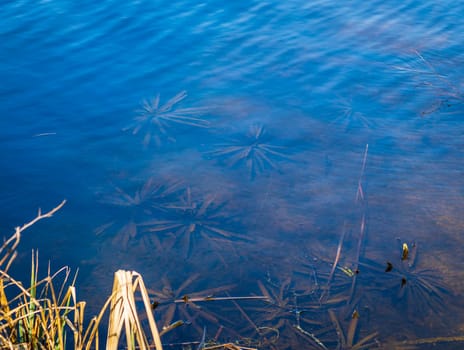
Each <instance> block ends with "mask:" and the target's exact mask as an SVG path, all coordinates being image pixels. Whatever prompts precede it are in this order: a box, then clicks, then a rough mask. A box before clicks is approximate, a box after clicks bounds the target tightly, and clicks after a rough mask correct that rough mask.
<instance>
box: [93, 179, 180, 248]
mask: <svg viewBox="0 0 464 350" xmlns="http://www.w3.org/2000/svg"><path fill="white" fill-rule="evenodd" d="M180 184H181V182H180V181H166V182H159V181H157V180H156V179H155V178H154V177H150V178H149V179H148V180H147V181H145V182H144V183H143V185H142V186H140V187H139V188H137V189H136V190H135V191H133V192H132V193H131V192H128V191H125V190H123V189H122V188H120V187H115V188H114V192H112V193H109V194H104V195H102V197H101V200H100V202H101V203H103V204H107V205H110V206H113V207H117V208H120V209H121V210H120V212H118V215H115V218H114V219H115V220H114V221H110V222H107V223H105V224H103V225H101V226H99V227H97V228H96V229H95V233H96V234H97V235H99V234H102V233H104V232H106V231H108V230H109V229H110V228H111V227H114V226H117V227H118V229H117V232H116V234H115V236H114V237H113V239H112V240H113V243H114V244H115V245H119V246H121V247H123V248H127V245H128V243H129V241H131V240H133V239H135V238H136V237H137V236H138V235H139V233H140V232H139V228H140V223H141V222H142V221H144V220H146V219H147V218H148V217H150V216H151V215H152V214H153V213H154V212H162V211H163V210H165V207H164V206H165V205H167V203H168V202H169V201H171V200H172V199H173V198H174V197H175V196H176V195H177V194H178V192H179V191H180V188H181V187H180Z"/></svg>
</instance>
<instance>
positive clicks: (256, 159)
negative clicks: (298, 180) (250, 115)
mask: <svg viewBox="0 0 464 350" xmlns="http://www.w3.org/2000/svg"><path fill="white" fill-rule="evenodd" d="M215 148H216V149H215V150H214V151H210V152H207V155H208V156H211V157H213V158H218V159H220V161H221V162H223V163H225V164H226V165H227V166H229V167H234V166H236V165H239V164H241V165H244V166H246V168H247V169H248V172H249V174H250V178H254V177H255V176H256V175H257V174H259V173H262V172H263V171H264V170H266V169H278V166H277V164H276V161H278V160H281V159H288V156H287V155H286V154H285V153H284V152H283V151H284V149H285V147H283V146H277V145H273V144H272V143H271V142H270V138H269V136H268V135H267V133H266V129H265V128H264V126H263V125H260V124H254V125H251V126H250V128H249V130H248V133H247V134H246V135H244V136H241V137H239V138H237V139H232V140H230V141H229V142H225V143H223V144H219V145H217V146H216V147H215Z"/></svg>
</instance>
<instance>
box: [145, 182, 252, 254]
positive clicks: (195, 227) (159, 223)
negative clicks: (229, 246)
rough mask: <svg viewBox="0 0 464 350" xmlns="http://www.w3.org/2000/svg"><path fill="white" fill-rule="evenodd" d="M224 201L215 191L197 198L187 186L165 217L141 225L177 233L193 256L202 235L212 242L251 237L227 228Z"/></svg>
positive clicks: (154, 231)
mask: <svg viewBox="0 0 464 350" xmlns="http://www.w3.org/2000/svg"><path fill="white" fill-rule="evenodd" d="M224 205H225V203H224V202H218V201H217V200H216V198H215V197H214V196H213V195H206V196H204V197H200V198H198V199H194V198H192V193H191V190H190V187H187V189H186V190H185V193H184V195H182V196H181V197H180V198H179V200H178V201H177V202H175V203H172V204H169V205H167V206H166V208H167V215H166V217H165V218H162V219H155V220H148V221H145V222H144V223H142V224H141V225H142V226H143V227H144V229H145V230H146V231H148V232H153V233H165V234H173V235H174V236H175V237H176V239H177V240H179V241H180V242H181V243H182V246H183V247H184V250H185V252H186V255H187V256H190V253H191V252H192V245H193V244H194V242H193V241H194V240H196V239H199V238H203V239H204V240H206V241H208V242H212V243H214V242H218V243H220V242H223V241H231V240H234V239H242V240H244V239H245V240H246V239H247V238H246V237H245V236H243V235H240V234H238V233H234V232H231V231H229V230H227V229H225V228H224V227H225V226H227V221H229V220H228V219H229V218H228V217H227V216H226V215H225V213H224V212H223V207H224Z"/></svg>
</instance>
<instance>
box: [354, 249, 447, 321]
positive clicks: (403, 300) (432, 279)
mask: <svg viewBox="0 0 464 350" xmlns="http://www.w3.org/2000/svg"><path fill="white" fill-rule="evenodd" d="M416 264H417V243H413V244H411V245H408V244H406V243H404V244H402V246H401V252H400V254H399V256H398V259H394V260H392V261H387V262H386V264H385V265H379V264H378V263H375V262H372V261H370V262H368V263H363V264H362V265H363V266H365V267H366V268H369V269H372V270H373V271H375V272H376V273H378V274H382V275H383V276H385V278H386V280H384V281H386V284H385V283H383V285H381V288H383V290H384V289H385V287H387V288H388V290H393V292H394V295H393V300H394V302H395V303H397V304H398V306H399V307H400V309H401V311H403V310H405V311H406V312H405V314H406V316H407V317H409V318H410V319H411V320H412V319H417V318H418V317H420V316H426V315H428V313H429V312H433V313H438V312H439V310H441V309H442V307H443V300H444V297H445V295H446V294H447V293H448V289H447V286H446V285H445V283H444V282H443V280H442V278H441V276H440V274H439V273H438V272H437V271H434V270H432V269H422V268H418V267H417V266H416ZM375 280H377V281H382V279H379V278H378V276H377V277H376V278H375Z"/></svg>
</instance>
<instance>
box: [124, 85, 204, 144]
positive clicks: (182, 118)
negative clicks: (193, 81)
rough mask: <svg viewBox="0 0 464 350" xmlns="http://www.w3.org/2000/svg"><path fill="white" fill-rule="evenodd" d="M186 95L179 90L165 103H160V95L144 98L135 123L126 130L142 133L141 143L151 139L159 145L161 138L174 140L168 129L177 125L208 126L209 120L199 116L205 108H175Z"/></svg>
mask: <svg viewBox="0 0 464 350" xmlns="http://www.w3.org/2000/svg"><path fill="white" fill-rule="evenodd" d="M186 97H187V92H186V91H181V92H179V93H178V94H177V95H175V96H174V97H172V98H171V99H170V100H168V101H167V102H166V103H164V104H162V105H160V95H159V94H158V95H157V96H156V97H154V98H153V99H151V100H145V101H143V103H142V108H141V109H140V110H138V111H137V116H136V117H135V118H134V119H135V123H134V124H133V125H131V126H129V127H128V128H126V130H132V134H134V135H135V134H138V133H139V132H143V133H144V138H143V144H144V145H145V146H148V145H149V144H150V143H151V142H152V141H154V142H155V143H156V145H157V146H160V145H161V143H162V142H163V140H165V139H167V140H168V141H175V138H174V137H173V136H172V135H170V134H169V129H170V128H173V127H174V126H175V125H176V124H177V125H186V126H194V127H200V128H207V127H209V122H208V121H207V120H205V119H202V118H200V117H199V115H201V114H203V113H204V112H205V108H177V106H176V105H177V104H178V103H180V102H181V101H182V100H184V99H185V98H186Z"/></svg>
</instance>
